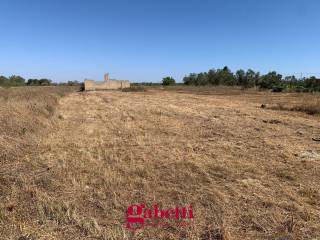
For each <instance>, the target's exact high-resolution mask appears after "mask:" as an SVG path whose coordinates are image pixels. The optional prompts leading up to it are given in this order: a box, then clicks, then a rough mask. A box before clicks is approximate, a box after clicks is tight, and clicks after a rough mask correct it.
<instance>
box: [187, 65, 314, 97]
mask: <svg viewBox="0 0 320 240" xmlns="http://www.w3.org/2000/svg"><path fill="white" fill-rule="evenodd" d="M183 83H184V84H185V85H195V86H206V85H214V86H217V85H225V86H241V87H243V88H252V87H257V88H260V89H273V90H274V91H282V90H284V89H291V90H295V91H305V92H308V91H320V79H317V78H316V77H314V76H313V77H310V78H302V79H297V78H296V77H295V76H293V75H292V76H286V77H283V76H282V75H281V74H279V73H277V72H276V71H271V72H269V73H267V74H265V75H261V74H260V73H259V72H255V71H254V70H252V69H248V70H247V71H244V70H242V69H240V70H238V71H236V72H235V73H233V72H232V71H231V70H230V69H229V68H228V67H227V66H225V67H224V68H222V69H210V70H209V71H208V72H202V73H190V74H189V75H188V76H186V77H184V78H183Z"/></svg>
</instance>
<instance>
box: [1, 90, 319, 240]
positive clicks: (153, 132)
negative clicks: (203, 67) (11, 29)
mask: <svg viewBox="0 0 320 240" xmlns="http://www.w3.org/2000/svg"><path fill="white" fill-rule="evenodd" d="M0 91H2V90H0ZM6 91H7V90H6ZM19 91H22V92H23V91H24V90H23V89H21V90H19ZM32 91H35V92H33V94H31V95H32V96H34V95H37V94H39V96H44V95H46V96H47V95H48V94H44V93H40V92H41V91H39V88H37V89H36V90H32ZM38 91H39V92H38ZM50 91H51V90H50ZM22 92H21V94H18V95H21V96H22ZM36 92H37V93H36ZM228 92H229V93H228ZM3 94H4V93H3V92H0V95H3ZM5 94H8V93H5ZM53 94H54V93H53ZM54 95H55V94H54ZM301 96H304V95H290V94H271V93H263V92H255V91H240V90H232V91H226V90H225V89H218V90H214V89H209V90H208V89H201V88H197V89H192V88H179V89H177V88H165V89H153V88H150V89H149V90H148V91H146V92H110V91H108V92H88V93H87V92H84V93H78V92H73V93H71V94H68V95H66V96H65V97H63V98H61V99H60V101H59V103H58V102H56V100H55V101H54V102H53V103H52V104H49V105H50V106H52V108H53V109H56V110H54V111H50V110H45V109H46V106H47V101H48V98H47V97H39V99H42V101H41V103H39V104H40V105H39V108H36V109H35V110H32V111H31V110H29V108H27V107H25V108H24V109H25V111H24V110H23V108H20V107H18V106H20V105H19V104H18V105H15V104H13V103H12V104H13V105H10V104H9V102H12V101H13V99H14V98H13V97H12V98H11V97H8V98H7V102H8V103H7V105H5V106H6V107H5V108H3V109H1V117H2V115H5V116H6V118H4V119H8V120H7V122H6V125H4V126H5V127H4V126H2V125H1V126H0V127H1V130H3V129H4V130H5V129H6V128H8V124H9V123H8V122H10V121H9V120H10V119H12V121H13V122H14V125H13V126H15V127H13V126H12V128H11V130H12V132H10V131H8V133H7V132H5V134H1V135H0V136H1V137H2V138H3V136H11V137H12V138H13V139H18V141H17V142H7V145H1V149H0V154H1V156H7V155H6V154H7V152H8V151H9V152H12V151H14V150H15V149H18V148H22V147H23V148H22V150H21V152H20V154H18V155H14V157H12V158H7V159H6V161H4V162H3V164H2V168H1V170H0V174H1V175H0V194H1V195H0V196H1V202H0V236H1V237H0V238H2V239H18V238H19V237H20V239H206V240H209V239H217V240H218V239H225V240H226V239H228V240H230V239H279V240H280V239H317V238H320V189H319V182H320V172H319V167H320V145H319V143H317V142H314V141H312V137H317V136H319V135H320V130H319V117H318V116H311V115H307V114H304V113H299V112H287V111H274V110H270V109H261V108H260V106H261V104H267V105H270V104H276V103H277V102H278V103H281V102H289V101H290V102H293V101H299V99H298V98H299V97H301ZM0 98H1V97H0ZM37 98H38V97H37ZM23 99H24V100H23ZM31 99H33V98H31ZM31 99H29V100H26V98H24V97H21V102H23V103H22V104H23V105H22V106H28V103H27V102H29V101H33V100H31ZM54 99H57V98H54ZM35 101H37V102H38V100H35ZM11 109H19V111H18V112H17V111H12V110H11ZM16 112H17V113H16ZM50 112H52V114H49V113H50ZM19 116H20V118H19ZM32 119H38V121H37V122H32V124H31V123H30V124H29V125H27V126H28V127H27V129H29V128H30V129H34V130H33V131H34V132H30V133H28V132H29V130H28V131H26V133H25V134H29V135H28V139H29V136H30V138H31V137H32V138H33V141H32V143H35V146H36V147H33V146H29V145H28V144H26V145H21V144H22V143H23V144H24V141H26V140H27V138H24V137H21V136H20V135H19V131H21V130H20V129H21V127H23V126H25V125H26V124H27V123H29V122H30V121H32ZM1 124H3V123H2V122H1ZM42 124H44V125H42ZM15 129H16V130H15ZM5 131H6V130H5ZM8 139H9V138H8ZM21 139H22V140H21ZM26 142H28V141H26ZM28 149H29V150H28ZM30 149H32V151H30ZM21 153H23V154H21ZM134 203H145V204H147V205H151V204H154V203H158V204H159V205H161V206H163V207H165V208H170V207H175V206H182V205H186V204H192V206H193V209H194V220H193V222H192V225H191V227H189V228H179V227H170V228H152V227H147V228H145V229H143V230H142V231H138V232H135V233H132V232H128V231H127V230H126V229H125V227H124V225H123V224H124V223H125V210H126V207H127V206H129V205H131V204H134Z"/></svg>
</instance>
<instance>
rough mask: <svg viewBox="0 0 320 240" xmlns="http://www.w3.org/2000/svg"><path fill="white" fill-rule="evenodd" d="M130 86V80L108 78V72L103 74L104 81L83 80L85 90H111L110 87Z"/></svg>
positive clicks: (121, 87)
mask: <svg viewBox="0 0 320 240" xmlns="http://www.w3.org/2000/svg"><path fill="white" fill-rule="evenodd" d="M123 88H130V82H129V81H127V80H115V79H109V73H106V74H105V75H104V81H102V82H98V81H94V80H88V79H85V80H84V90H85V91H95V90H111V89H123Z"/></svg>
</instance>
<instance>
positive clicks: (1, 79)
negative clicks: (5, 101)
mask: <svg viewBox="0 0 320 240" xmlns="http://www.w3.org/2000/svg"><path fill="white" fill-rule="evenodd" d="M8 82H9V79H8V78H6V77H5V76H0V86H5V85H8Z"/></svg>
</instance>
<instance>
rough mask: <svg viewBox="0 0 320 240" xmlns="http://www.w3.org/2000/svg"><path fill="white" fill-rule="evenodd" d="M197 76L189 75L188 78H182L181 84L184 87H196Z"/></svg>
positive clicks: (194, 74)
mask: <svg viewBox="0 0 320 240" xmlns="http://www.w3.org/2000/svg"><path fill="white" fill-rule="evenodd" d="M197 78H198V74H196V73H190V74H189V76H186V77H184V78H183V83H184V84H186V85H196V83H197Z"/></svg>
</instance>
